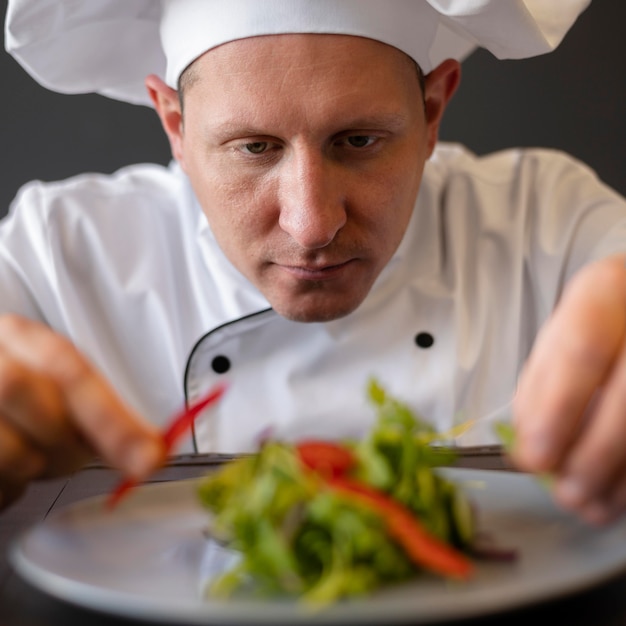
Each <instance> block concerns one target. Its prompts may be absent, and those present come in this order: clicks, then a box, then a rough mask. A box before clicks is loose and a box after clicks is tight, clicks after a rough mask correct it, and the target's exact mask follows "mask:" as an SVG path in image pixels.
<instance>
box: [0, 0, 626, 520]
mask: <svg viewBox="0 0 626 626" xmlns="http://www.w3.org/2000/svg"><path fill="white" fill-rule="evenodd" d="M587 4H588V2H587V1H586V0H578V1H576V0H569V1H568V2H565V1H562V2H552V3H548V4H546V3H542V2H535V1H533V0H525V1H522V0H506V1H502V0H481V1H479V2H476V1H470V0H459V1H457V2H452V3H451V2H447V1H444V0H427V1H426V0H423V1H414V0H410V1H406V0H391V1H390V0H341V1H338V0H290V1H289V2H281V1H280V0H262V1H261V0H229V1H228V2H226V1H224V0H222V1H218V0H164V1H163V2H158V1H156V0H123V1H119V2H111V1H103V0H83V1H78V2H76V1H75V0H72V1H71V2H70V1H69V0H67V1H59V0H54V1H53V0H37V1H35V0H10V1H9V6H8V12H7V21H6V45H7V50H8V51H9V52H10V53H11V54H12V55H13V56H14V57H15V58H16V59H17V60H18V61H19V63H20V64H21V65H22V66H23V67H24V68H25V69H26V71H28V72H29V73H30V74H31V75H32V76H33V77H34V78H35V79H36V80H37V81H39V82H40V83H41V84H42V85H43V86H45V87H47V88H49V89H53V90H56V91H59V92H62V93H82V92H97V93H101V94H103V95H106V96H109V97H112V98H116V99H119V100H123V101H127V102H130V103H134V104H138V105H148V106H152V107H154V109H155V111H156V113H157V114H158V116H159V118H160V120H161V122H162V125H163V128H164V131H165V133H166V134H167V137H168V139H169V141H170V144H171V149H172V155H173V159H172V162H171V164H170V165H169V166H168V167H161V166H157V165H153V164H140V165H134V166H131V167H126V168H124V169H122V170H120V171H118V172H116V173H114V174H113V175H101V174H93V173H85V174H83V175H80V176H76V177H74V178H71V179H69V180H66V181H61V182H56V183H41V182H33V183H30V184H27V185H25V186H24V187H23V188H22V189H20V190H19V192H18V194H17V197H16V199H15V201H14V203H13V204H12V206H11V208H10V214H9V216H8V217H7V218H6V219H5V220H4V222H3V223H2V225H1V230H0V307H1V311H2V316H1V317H0V477H1V478H0V485H1V487H2V488H1V491H2V496H3V500H2V504H3V505H5V506H6V505H8V504H9V503H10V502H11V501H12V500H13V499H14V498H15V497H17V495H18V494H19V493H20V492H21V491H22V490H23V488H24V486H25V485H26V484H27V483H28V481H30V480H32V479H35V478H37V477H41V476H50V475H56V474H59V473H62V472H67V471H71V470H73V469H75V468H76V467H78V466H80V464H81V463H83V462H84V461H85V460H86V459H88V458H89V457H90V456H92V455H93V454H97V455H100V456H102V457H103V458H104V459H105V460H107V461H109V462H111V463H112V464H114V465H116V466H117V467H119V468H121V469H122V470H124V471H125V472H127V473H128V474H130V475H133V476H135V477H137V478H143V477H145V476H146V475H147V474H148V473H149V472H150V471H152V470H153V469H154V468H155V467H156V466H157V465H158V464H159V463H161V462H162V461H163V458H164V455H165V451H164V450H163V447H162V444H161V440H160V438H159V429H160V428H162V427H163V426H164V424H165V422H166V420H167V418H168V416H169V415H170V414H171V413H172V412H174V411H175V410H176V409H178V408H179V407H180V406H181V404H183V403H184V402H185V401H187V402H190V401H193V400H195V399H197V398H198V397H199V396H201V395H202V394H203V393H205V392H206V390H208V389H209V388H211V387H212V386H213V385H214V384H215V383H216V382H218V381H224V380H226V381H228V385H229V387H228V392H227V394H226V395H225V396H224V398H223V399H222V401H221V402H220V403H219V405H218V406H216V407H215V408H214V409H212V410H211V411H207V412H206V413H205V414H204V415H202V416H201V417H200V418H199V419H198V421H197V423H196V425H195V429H194V432H193V434H192V436H191V437H190V438H189V440H188V441H187V443H186V444H185V446H183V448H182V449H183V450H189V451H199V452H209V451H216V452H249V451H253V450H255V449H256V447H257V446H258V445H259V440H260V438H261V437H262V436H267V434H268V433H270V434H271V435H272V436H275V437H278V438H282V439H295V438H297V437H304V436H316V437H359V436H361V435H363V434H364V433H365V432H366V431H367V428H368V427H369V426H370V425H371V423H372V419H373V415H372V410H371V407H369V406H368V403H367V400H366V395H365V389H366V385H367V382H368V380H370V379H371V378H372V377H374V378H376V379H378V380H379V382H380V383H381V384H382V385H383V386H384V387H385V388H386V389H387V390H388V391H389V392H390V393H392V394H394V395H395V396H396V397H398V398H399V399H401V400H403V401H404V402H406V403H407V404H408V405H409V406H410V407H411V408H412V409H413V410H415V411H416V412H418V413H419V414H420V415H421V416H422V417H424V419H427V420H429V421H431V422H432V423H433V425H434V426H435V427H436V428H438V429H440V430H447V429H449V428H450V427H452V426H454V425H456V424H459V423H461V422H464V421H466V420H468V419H473V418H479V417H481V416H486V415H497V414H500V415H501V416H502V417H507V416H510V415H513V416H514V420H515V425H516V428H517V437H518V443H517V447H516V450H515V457H514V458H515V460H516V462H517V463H519V465H520V467H523V468H525V469H529V470H532V471H550V472H552V473H553V474H554V475H555V477H556V479H557V480H556V485H555V490H554V493H555V497H556V498H557V500H558V501H559V502H560V503H561V504H562V505H563V506H564V507H567V508H570V509H573V510H576V511H578V512H579V513H580V515H581V516H582V517H583V518H585V519H587V520H588V521H590V522H593V523H602V522H606V521H608V520H610V519H613V518H614V517H615V516H617V515H618V514H619V513H620V512H621V511H622V510H623V509H624V507H625V506H626V447H624V446H622V445H621V444H620V443H619V442H621V441H623V440H624V437H626V411H624V409H623V402H622V399H623V397H624V395H626V359H624V356H623V354H624V339H625V330H626V267H625V264H624V254H625V253H626V202H625V200H624V199H623V198H622V197H620V196H619V195H618V194H616V193H615V192H614V191H613V190H611V189H609V188H607V187H606V186H605V185H604V184H602V183H601V182H600V181H599V180H598V178H597V177H596V176H595V174H594V173H593V172H592V171H590V170H589V169H588V168H587V167H586V166H585V165H583V164H581V163H579V162H577V161H575V160H573V159H572V158H570V157H568V156H566V155H564V154H561V153H558V152H555V151H548V150H541V149H533V150H530V149H527V150H519V149H511V150H509V151H504V152H501V153H498V154H495V155H490V156H485V157H477V156H476V155H474V154H472V153H471V152H470V151H468V150H467V149H466V148H464V147H463V146H461V145H455V144H443V143H440V142H439V141H438V136H437V135H438V129H439V125H440V122H441V119H442V116H443V115H444V113H445V109H446V105H447V104H448V102H449V101H450V99H451V98H452V97H453V95H454V92H455V89H456V87H457V85H458V83H459V80H460V74H461V65H460V62H461V61H462V60H463V59H464V58H465V57H466V56H467V55H468V54H469V53H470V52H471V51H472V50H473V49H474V48H475V47H477V46H482V47H484V48H486V49H488V50H490V51H491V52H492V53H493V54H495V55H496V56H497V57H499V58H523V57H529V56H534V55H539V54H544V53H547V52H549V51H551V50H552V49H554V48H555V47H556V46H557V45H558V44H559V43H560V41H561V40H562V38H563V37H564V36H565V34H566V32H567V30H568V29H569V27H570V26H571V25H572V23H573V22H574V21H575V20H576V19H577V17H578V15H579V14H580V13H581V12H583V10H584V8H585V7H586V5H587ZM93 122H94V123H96V124H97V123H98V121H97V120H93ZM512 401H513V403H512V404H511V402H512ZM495 441H496V440H495V439H494V436H493V433H492V424H491V422H490V421H489V420H483V421H480V420H479V421H477V422H476V425H475V427H474V428H472V429H470V430H468V431H467V432H466V433H465V434H464V435H463V436H461V437H459V438H458V440H457V441H455V442H454V443H456V445H461V446H463V445H473V444H482V443H485V444H486V443H494V442H495Z"/></svg>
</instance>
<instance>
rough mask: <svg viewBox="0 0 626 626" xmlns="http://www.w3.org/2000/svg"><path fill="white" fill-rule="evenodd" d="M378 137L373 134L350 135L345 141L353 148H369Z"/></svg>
mask: <svg viewBox="0 0 626 626" xmlns="http://www.w3.org/2000/svg"><path fill="white" fill-rule="evenodd" d="M376 139H377V137H373V136H372V135H349V136H348V137H346V138H345V142H346V143H347V144H348V145H349V146H350V147H351V148H368V147H369V146H371V145H373V144H374V143H375V141H376Z"/></svg>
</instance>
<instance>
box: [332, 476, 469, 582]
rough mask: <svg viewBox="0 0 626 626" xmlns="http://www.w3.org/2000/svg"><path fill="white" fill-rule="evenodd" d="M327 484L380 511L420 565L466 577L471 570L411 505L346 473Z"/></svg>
mask: <svg viewBox="0 0 626 626" xmlns="http://www.w3.org/2000/svg"><path fill="white" fill-rule="evenodd" d="M327 484H328V486H329V487H330V488H331V489H335V490H336V491H339V492H341V493H343V494H346V495H347V496H350V497H353V498H354V499H355V500H356V501H358V502H361V503H363V504H365V505H366V506H368V507H370V508H371V509H372V510H373V511H375V512H376V513H379V514H380V516H381V517H382V518H383V520H384V521H385V523H386V524H387V528H388V530H389V534H390V535H391V536H392V537H394V538H395V539H396V540H397V541H398V543H400V544H401V545H402V546H403V547H404V549H405V550H406V552H407V554H408V555H409V557H410V558H411V559H412V560H413V562H414V563H416V564H417V565H420V566H422V567H425V568H427V569H429V570H432V571H434V572H437V573H439V574H443V575H444V576H448V577H452V578H460V579H466V578H468V577H469V575H470V574H471V573H472V570H473V565H472V562H471V561H470V560H469V559H468V558H467V557H466V556H465V555H464V554H462V553H460V552H459V551H458V550H456V549H455V548H453V547H452V546H450V545H449V544H447V543H445V542H444V541H442V540H441V539H439V538H438V537H435V536H434V535H432V534H431V533H430V532H429V531H428V530H427V529H426V528H424V527H423V526H422V524H420V522H419V520H417V519H416V518H415V516H414V515H413V514H412V513H411V511H410V510H409V509H407V508H406V507H405V506H404V505H402V504H400V503H399V502H396V501H395V500H393V499H392V498H390V497H389V496H387V495H386V494H384V493H383V492H381V491H378V490H377V489H374V488H373V487H370V486H369V485H366V484H364V483H362V482H360V481H357V480H353V479H350V478H347V477H334V478H329V479H327Z"/></svg>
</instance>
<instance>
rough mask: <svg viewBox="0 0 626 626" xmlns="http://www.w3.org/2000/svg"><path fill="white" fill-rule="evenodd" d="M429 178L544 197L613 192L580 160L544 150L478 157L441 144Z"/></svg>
mask: <svg viewBox="0 0 626 626" xmlns="http://www.w3.org/2000/svg"><path fill="white" fill-rule="evenodd" d="M425 178H426V179H427V180H428V181H430V182H431V183H433V184H435V185H443V186H448V185H451V184H455V183H458V182H461V181H465V182H466V183H470V182H471V183H472V184H474V185H476V186H486V187H492V188H497V187H509V188H510V187H512V186H514V187H515V188H519V189H525V190H526V191H529V190H536V191H538V192H540V193H542V194H551V193H554V192H556V191H558V190H563V189H564V188H565V187H567V188H570V189H574V188H580V187H585V186H591V187H594V188H596V189H600V188H601V189H603V190H605V191H610V190H609V188H608V187H607V186H606V185H604V183H603V182H602V181H601V180H600V179H599V177H598V176H597V174H596V172H595V171H594V170H593V169H592V168H591V167H590V166H589V165H587V164H586V163H584V162H583V161H581V160H580V159H578V158H576V157H574V156H572V155H571V154H568V153H566V152H564V151H562V150H557V149H553V148H542V147H527V148H510V149H505V150H500V151H497V152H493V153H489V154H484V155H477V154H475V153H474V152H472V151H471V150H469V149H467V148H466V147H464V146H462V145H461V144H455V143H445V142H444V143H440V144H439V145H438V146H437V148H436V150H435V152H434V153H433V156H432V157H431V159H430V161H429V162H428V164H427V167H426V172H425ZM616 195H617V194H616Z"/></svg>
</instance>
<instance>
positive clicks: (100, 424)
mask: <svg viewBox="0 0 626 626" xmlns="http://www.w3.org/2000/svg"><path fill="white" fill-rule="evenodd" d="M0 423H2V425H3V426H2V430H0V474H2V475H3V476H5V475H6V476H8V475H9V470H8V467H7V465H8V464H9V463H10V459H11V458H15V457H16V456H20V457H23V458H24V459H26V458H28V457H29V456H32V457H34V456H36V455H37V453H39V454H40V455H44V457H45V459H46V463H45V465H46V467H45V469H43V470H41V473H42V474H44V473H45V474H46V475H55V474H58V473H60V472H63V471H69V470H71V469H75V468H76V467H78V464H81V463H83V462H84V460H85V459H86V458H87V456H88V455H90V456H93V454H94V453H95V454H97V455H99V456H101V457H102V458H103V459H104V460H105V461H107V462H109V463H111V464H112V465H115V466H116V467H118V468H120V469H122V470H123V471H125V472H126V473H128V474H130V475H131V476H133V477H135V478H138V479H141V478H144V477H145V476H146V475H147V473H149V472H150V471H152V470H153V469H154V468H155V467H156V466H157V465H158V464H160V463H161V462H162V460H163V459H164V457H165V451H164V448H163V444H162V441H161V437H160V434H159V432H158V431H157V429H156V428H155V427H153V426H152V425H150V424H148V423H146V422H145V421H144V420H142V419H140V417H139V416H137V415H136V414H134V413H133V412H132V411H130V410H129V409H128V407H126V406H125V405H124V404H123V403H122V402H121V401H120V400H119V398H118V397H117V395H116V394H115V393H114V391H113V390H112V389H111V388H110V386H109V385H108V383H107V382H106V381H105V380H104V378H103V377H102V376H101V375H100V374H99V373H98V372H97V371H96V370H95V368H93V367H92V365H91V364H90V363H89V362H88V361H87V360H86V359H85V358H84V357H83V356H81V355H80V353H79V352H78V351H77V350H76V348H75V347H74V346H73V345H72V344H71V343H70V342H69V341H68V340H66V339H65V338H63V337H61V336H59V335H57V334H55V333H53V332H52V331H51V330H50V329H48V328H46V327H44V326H42V325H39V324H36V323H34V322H31V321H28V320H25V319H22V318H18V317H14V316H5V317H3V318H0ZM3 457H4V458H5V461H4V462H3V460H2V459H3ZM5 472H6V473H5Z"/></svg>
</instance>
